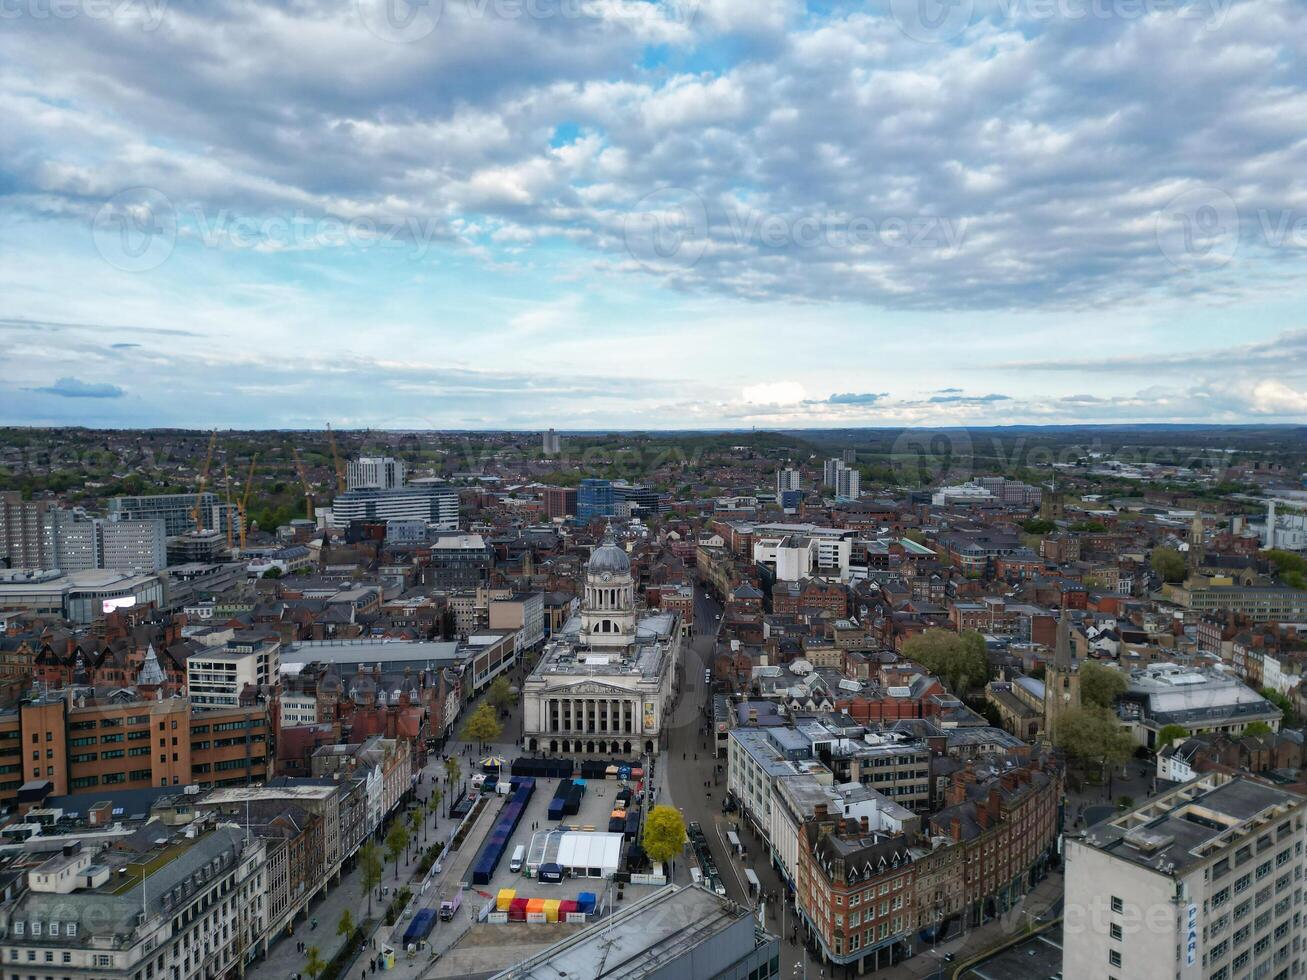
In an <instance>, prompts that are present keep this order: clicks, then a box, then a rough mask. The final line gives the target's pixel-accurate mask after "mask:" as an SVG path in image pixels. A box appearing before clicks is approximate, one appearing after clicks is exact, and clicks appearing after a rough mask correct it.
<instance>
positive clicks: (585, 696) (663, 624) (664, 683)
mask: <svg viewBox="0 0 1307 980" xmlns="http://www.w3.org/2000/svg"><path fill="white" fill-rule="evenodd" d="M680 640H681V624H680V616H679V614H677V613H673V612H644V613H641V612H639V611H638V610H637V609H636V603H635V581H634V579H633V577H632V575H631V559H630V558H629V557H628V556H627V553H626V551H625V550H623V549H622V548H621V547H620V546H619V545H618V544H617V540H616V538H615V537H614V535H613V532H612V529H611V528H609V530H608V533H606V534H605V535H604V538H603V541H602V542H601V543H600V544H599V546H598V547H597V548H595V549H594V551H593V552H592V553H591V555H590V560H589V562H587V564H586V570H585V589H584V593H583V596H582V600H581V612H580V615H579V616H575V617H573V618H572V619H571V620H570V621H569V622H568V623H567V624H566V625H565V626H564V627H563V628H562V630H560V631H559V632H558V633H557V634H555V636H554V638H553V639H552V640H551V641H550V643H549V645H548V646H546V648H545V651H544V654H543V655H542V656H541V658H540V661H539V663H537V665H536V667H535V669H534V670H533V671H532V672H531V674H530V676H528V677H527V679H526V682H525V684H524V686H523V692H522V696H523V708H524V717H523V725H522V729H523V735H522V747H523V748H524V749H527V750H528V751H533V752H534V751H544V752H549V753H578V754H583V755H585V754H598V755H622V756H632V755H641V754H652V753H655V752H657V751H658V750H659V739H660V735H661V732H662V728H663V717H664V714H665V712H666V711H667V710H668V707H669V705H670V704H671V701H672V693H673V692H672V679H673V676H674V674H675V668H676V662H677V660H678V659H679V657H680Z"/></svg>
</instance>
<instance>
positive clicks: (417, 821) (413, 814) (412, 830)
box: [404, 807, 423, 861]
mask: <svg viewBox="0 0 1307 980" xmlns="http://www.w3.org/2000/svg"><path fill="white" fill-rule="evenodd" d="M422 823H423V820H422V811H421V810H420V809H419V808H418V807H414V808H413V809H412V810H409V811H408V836H409V843H410V844H414V843H416V842H417V839H418V834H420V833H421V832H422ZM404 860H405V861H407V860H408V857H407V856H405V858H404Z"/></svg>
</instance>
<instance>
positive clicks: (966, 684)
mask: <svg viewBox="0 0 1307 980" xmlns="http://www.w3.org/2000/svg"><path fill="white" fill-rule="evenodd" d="M903 656H904V657H906V658H907V659H909V660H915V661H916V662H917V663H919V664H921V666H923V667H925V668H926V670H928V671H930V673H932V674H935V675H936V676H937V677H939V678H940V680H942V681H943V682H944V683H945V684H946V685H947V686H948V689H949V690H950V691H951V692H952V693H953V694H955V695H957V696H958V697H964V696H965V695H966V694H967V692H969V691H971V690H972V689H973V688H977V687H983V686H984V684H985V682H986V681H988V680H989V662H988V660H987V659H986V658H985V638H984V637H983V636H981V635H980V634H979V633H976V632H974V631H968V632H966V633H961V634H959V633H954V632H952V631H950V630H944V629H929V630H926V631H925V632H924V633H918V634H917V635H916V636H912V637H909V639H908V641H907V642H906V643H904V644H903Z"/></svg>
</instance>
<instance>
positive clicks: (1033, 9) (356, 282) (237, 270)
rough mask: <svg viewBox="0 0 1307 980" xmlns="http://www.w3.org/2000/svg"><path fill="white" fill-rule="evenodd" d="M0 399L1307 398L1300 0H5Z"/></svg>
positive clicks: (226, 410) (397, 423)
mask: <svg viewBox="0 0 1307 980" xmlns="http://www.w3.org/2000/svg"><path fill="white" fill-rule="evenodd" d="M0 21H2V23H0V119H3V120H4V124H3V125H0V260H3V261H0V358H3V363H4V364H5V370H4V374H3V379H4V382H5V386H6V397H5V398H4V399H3V401H2V402H0V405H2V406H3V408H2V409H0V421H2V422H6V423H25V424H73V423H78V424H94V425H191V426H212V425H219V426H249V427H301V426H310V427H319V426H321V425H322V424H324V423H325V422H327V421H331V422H333V423H334V424H335V425H337V426H342V427H349V426H379V427H394V428H500V427H514V428H529V427H537V426H544V425H553V426H557V427H562V428H571V427H585V428H603V427H636V426H638V427H709V426H711V427H717V426H732V427H735V426H751V425H757V426H781V425H784V426H822V425H858V424H866V425H881V424H900V423H920V424H958V423H974V424H990V423H1007V422H1040V421H1046V422H1059V423H1062V422H1112V421H1153V420H1156V421H1173V422H1174V421H1178V422H1204V421H1213V422H1240V421H1257V422H1291V421H1303V420H1307V316H1305V315H1304V312H1303V311H1304V310H1307V303H1305V302H1304V300H1305V299H1307V297H1305V296H1304V292H1305V291H1307V290H1305V288H1304V281H1305V279H1304V271H1305V270H1304V263H1305V262H1307V85H1305V84H1304V83H1305V78H1304V75H1305V74H1307V7H1305V6H1304V5H1303V4H1301V3H1295V2H1288V0H1285V2H1280V0H1245V2H1229V0H947V2H940V0H869V2H865V3H842V2H839V0H813V2H811V3H808V4H807V5H805V4H804V3H802V2H799V0H443V2H442V0H421V2H418V0H412V2H410V0H247V2H243V0H231V2H222V3H210V2H208V0H188V2H185V3H183V2H179V0H4V2H3V3H0Z"/></svg>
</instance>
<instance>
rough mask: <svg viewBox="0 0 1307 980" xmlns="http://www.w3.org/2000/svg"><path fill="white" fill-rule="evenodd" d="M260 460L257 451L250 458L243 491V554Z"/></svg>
mask: <svg viewBox="0 0 1307 980" xmlns="http://www.w3.org/2000/svg"><path fill="white" fill-rule="evenodd" d="M258 462H259V454H258V453H255V454H254V458H253V459H251V460H250V471H249V472H248V473H246V474H245V488H244V489H243V490H242V491H241V509H240V519H241V554H244V553H245V528H246V527H247V526H248V524H249V519H248V518H246V516H245V515H246V514H247V513H248V507H249V503H250V491H251V490H253V489H254V467H255V465H257V464H258Z"/></svg>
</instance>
